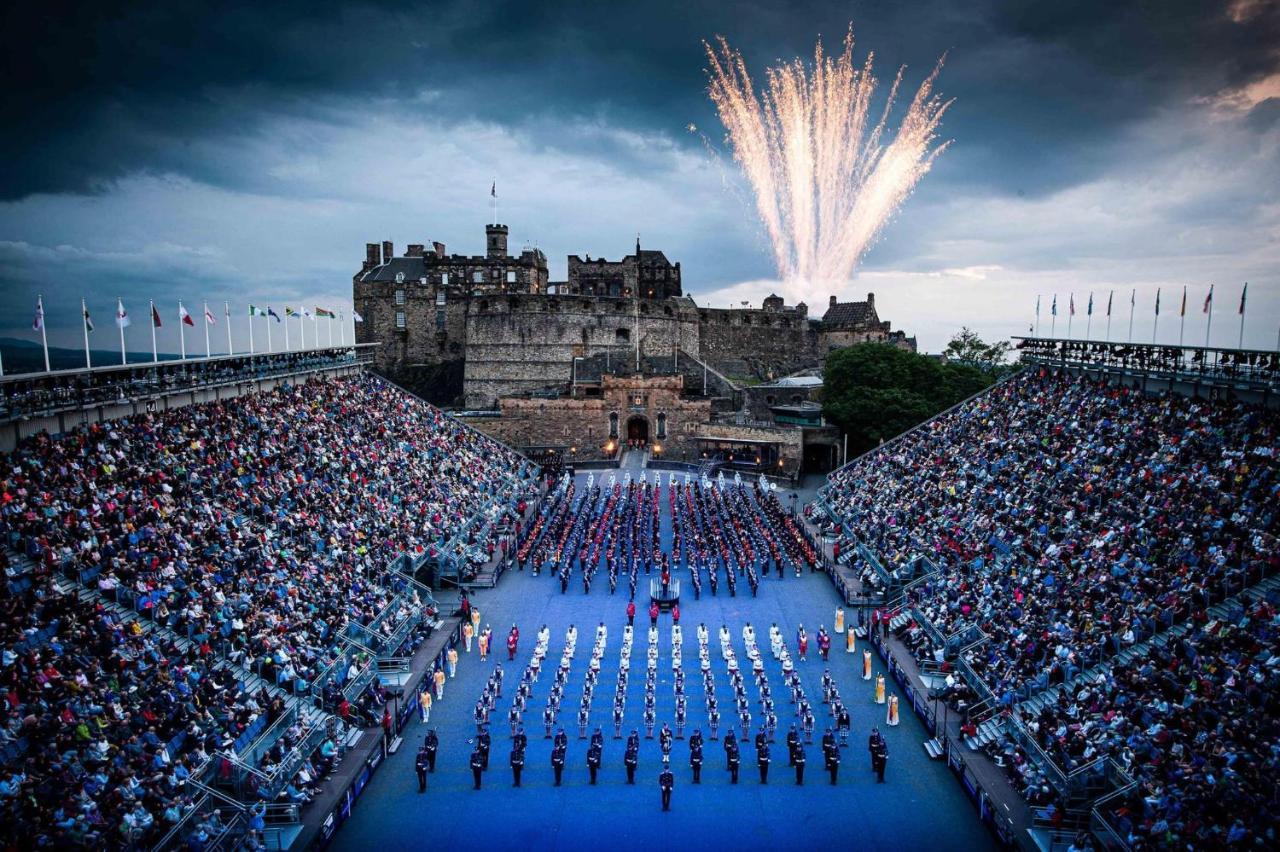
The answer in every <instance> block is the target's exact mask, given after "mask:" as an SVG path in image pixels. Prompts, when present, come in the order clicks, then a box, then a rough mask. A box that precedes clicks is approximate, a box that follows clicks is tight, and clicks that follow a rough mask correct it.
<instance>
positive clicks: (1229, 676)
mask: <svg viewBox="0 0 1280 852" xmlns="http://www.w3.org/2000/svg"><path fill="white" fill-rule="evenodd" d="M1208 619H1209V617H1208V616H1206V615H1205V614H1204V613H1203V612H1202V611H1201V612H1197V613H1196V617H1195V618H1194V620H1193V622H1192V623H1191V625H1190V629H1189V630H1188V631H1187V632H1186V633H1184V634H1182V635H1181V636H1179V637H1177V638H1175V639H1173V640H1172V641H1170V642H1168V643H1167V644H1161V643H1152V644H1151V645H1150V646H1149V647H1147V648H1146V649H1145V652H1144V653H1142V654H1139V655H1137V656H1135V657H1133V658H1132V659H1130V660H1128V661H1126V662H1125V663H1123V664H1120V663H1117V664H1116V665H1113V666H1107V667H1104V671H1103V672H1101V673H1099V674H1098V675H1097V677H1096V678H1087V679H1084V680H1083V682H1077V683H1075V684H1072V685H1071V687H1070V688H1068V689H1066V690H1064V691H1063V692H1062V693H1061V694H1060V695H1059V696H1058V700H1057V701H1056V702H1055V703H1052V704H1050V705H1047V706H1046V707H1044V708H1043V709H1042V710H1041V711H1040V712H1039V713H1038V714H1036V715H1035V716H1034V717H1033V718H1031V719H1028V720H1027V727H1028V729H1029V730H1030V731H1031V732H1032V734H1033V735H1034V736H1036V737H1037V739H1038V741H1039V742H1040V745H1041V747H1042V748H1044V749H1045V750H1046V751H1047V752H1048V754H1049V755H1050V757H1051V758H1052V759H1053V760H1054V761H1055V763H1057V764H1058V765H1060V766H1062V767H1063V768H1064V769H1070V768H1074V767H1077V766H1082V765H1084V764H1086V763H1088V762H1089V761H1093V760H1096V759H1097V758H1099V757H1110V758H1114V759H1115V760H1116V761H1117V762H1118V763H1119V764H1120V766H1121V767H1122V768H1123V769H1124V770H1125V771H1126V773H1127V774H1128V775H1129V776H1130V777H1132V778H1133V779H1135V780H1136V781H1137V786H1136V787H1134V788H1133V790H1132V791H1131V793H1130V794H1129V795H1127V796H1124V797H1119V798H1116V799H1114V800H1112V801H1111V802H1110V805H1109V807H1108V809H1107V810H1108V813H1107V817H1108V820H1109V821H1110V823H1111V824H1112V826H1114V827H1115V829H1116V830H1117V832H1118V833H1119V834H1120V835H1121V837H1122V838H1123V839H1124V840H1125V841H1126V842H1127V843H1128V844H1129V845H1130V846H1131V847H1133V848H1134V849H1148V848H1152V849H1155V848H1173V847H1179V846H1180V847H1182V848H1196V849H1217V848H1246V847H1252V846H1257V845H1262V846H1268V847H1274V846H1275V844H1276V842H1277V839H1278V838H1280V793H1278V789H1280V788H1277V786H1276V781H1275V779H1276V777H1277V774H1278V773H1280V617H1278V616H1277V611H1276V608H1275V607H1274V606H1272V605H1271V604H1270V603H1267V602H1265V601H1257V602H1254V603H1252V604H1251V605H1250V606H1249V607H1247V608H1246V609H1245V610H1244V611H1243V612H1242V613H1241V615H1240V617H1239V618H1238V619H1230V620H1216V619H1214V620H1208Z"/></svg>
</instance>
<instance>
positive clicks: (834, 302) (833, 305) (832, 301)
mask: <svg viewBox="0 0 1280 852" xmlns="http://www.w3.org/2000/svg"><path fill="white" fill-rule="evenodd" d="M835 306H836V297H835V296H832V297H831V307H833V308H834V307H835Z"/></svg>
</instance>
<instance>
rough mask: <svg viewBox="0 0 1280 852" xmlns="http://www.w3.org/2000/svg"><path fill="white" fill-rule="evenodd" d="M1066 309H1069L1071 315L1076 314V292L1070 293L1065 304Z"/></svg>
mask: <svg viewBox="0 0 1280 852" xmlns="http://www.w3.org/2000/svg"><path fill="white" fill-rule="evenodd" d="M1067 309H1068V310H1069V311H1071V316H1075V315H1076V294H1075V293H1072V294H1071V301H1070V303H1069V304H1068V305H1067Z"/></svg>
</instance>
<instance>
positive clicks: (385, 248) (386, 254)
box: [382, 240, 396, 263]
mask: <svg viewBox="0 0 1280 852" xmlns="http://www.w3.org/2000/svg"><path fill="white" fill-rule="evenodd" d="M395 256H396V250H395V246H393V245H392V244H391V240H383V241H382V262H383V263H390V262H391V258H393V257H395Z"/></svg>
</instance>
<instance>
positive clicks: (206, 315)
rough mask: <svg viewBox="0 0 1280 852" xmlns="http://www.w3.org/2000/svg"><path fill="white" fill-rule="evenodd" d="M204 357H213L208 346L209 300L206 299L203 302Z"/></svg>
mask: <svg viewBox="0 0 1280 852" xmlns="http://www.w3.org/2000/svg"><path fill="white" fill-rule="evenodd" d="M204 357H206V358H212V357H213V350H212V349H210V348H209V302H208V300H207V299H206V300H205V303H204Z"/></svg>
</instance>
